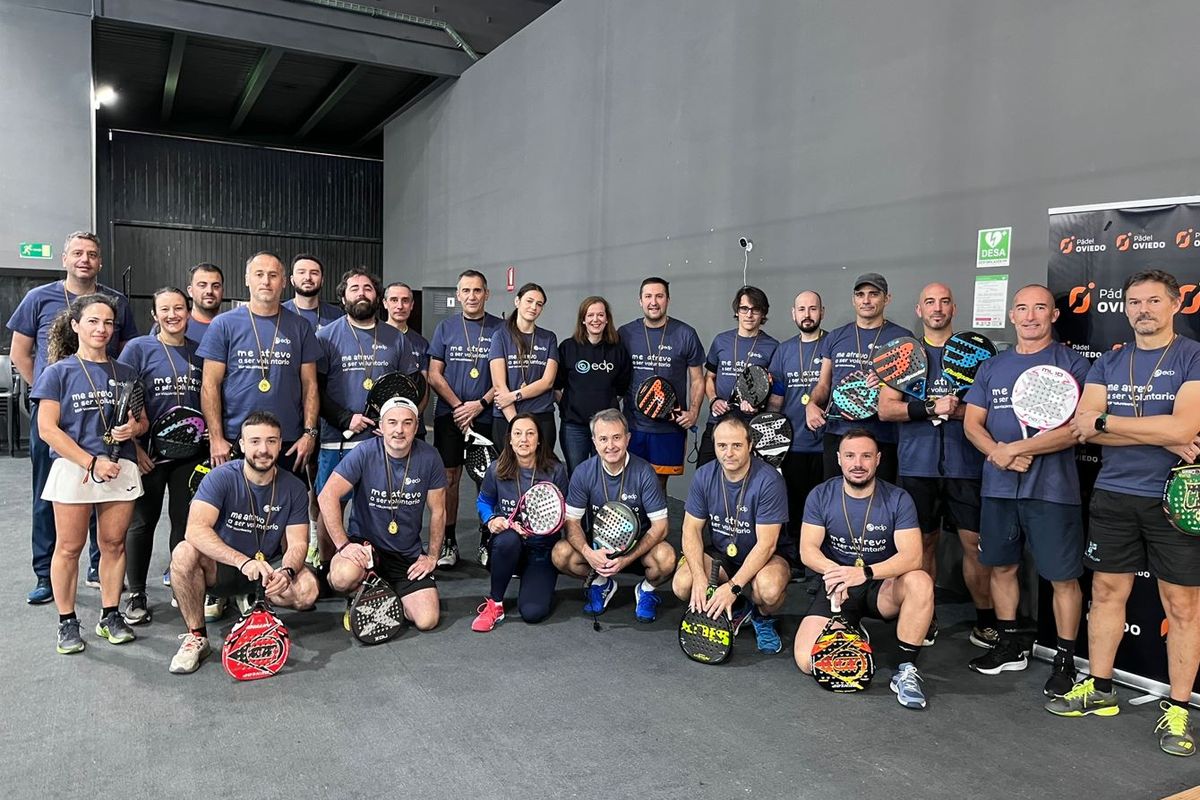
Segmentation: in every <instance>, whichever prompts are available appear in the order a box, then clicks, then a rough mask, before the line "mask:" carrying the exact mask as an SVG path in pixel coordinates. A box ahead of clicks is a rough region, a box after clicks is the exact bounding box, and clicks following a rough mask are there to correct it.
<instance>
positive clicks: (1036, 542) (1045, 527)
mask: <svg viewBox="0 0 1200 800" xmlns="http://www.w3.org/2000/svg"><path fill="white" fill-rule="evenodd" d="M981 514H982V521H981V523H980V526H979V527H980V531H979V563H981V564H983V565H984V566H988V567H1006V566H1010V565H1012V564H1019V563H1021V556H1022V555H1023V554H1024V552H1025V545H1026V544H1028V545H1029V550H1030V552H1032V553H1033V561H1034V564H1035V565H1036V566H1037V571H1038V574H1039V575H1041V576H1042V577H1043V578H1045V579H1046V580H1048V581H1067V580H1072V579H1073V578H1078V577H1079V576H1080V575H1082V574H1083V515H1082V514H1081V513H1080V508H1079V506H1073V505H1067V504H1066V503H1051V502H1049V501H1048V500H1030V499H1025V500H1014V499H1012V498H1008V497H1004V498H1000V497H985V498H983V508H982V511H981Z"/></svg>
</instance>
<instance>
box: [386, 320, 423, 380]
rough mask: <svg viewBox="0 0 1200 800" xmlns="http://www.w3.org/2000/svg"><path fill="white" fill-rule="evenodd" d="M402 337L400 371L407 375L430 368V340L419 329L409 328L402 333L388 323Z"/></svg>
mask: <svg viewBox="0 0 1200 800" xmlns="http://www.w3.org/2000/svg"><path fill="white" fill-rule="evenodd" d="M387 327H389V328H392V330H394V331H396V334H397V335H398V336H399V337H400V353H401V360H400V371H401V372H403V373H404V374H405V375H411V374H413V373H414V372H426V371H428V370H429V341H428V340H427V339H426V338H425V337H424V336H422V335H421V334H420V333H418V332H417V331H414V330H413V329H412V328H409V329H408V330H407V331H404V332H403V333H401V332H400V331H399V330H398V329H396V328H394V327H392V326H391V325H388V326H387Z"/></svg>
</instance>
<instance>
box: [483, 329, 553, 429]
mask: <svg viewBox="0 0 1200 800" xmlns="http://www.w3.org/2000/svg"><path fill="white" fill-rule="evenodd" d="M517 336H519V337H521V339H522V340H523V342H524V345H525V348H526V351H525V355H524V356H522V355H520V354H519V353H518V351H517V342H516V341H515V340H514V339H513V335H512V333H511V332H509V329H508V326H507V325H504V326H501V328H500V329H499V330H498V331H496V333H495V335H493V336H492V349H491V351H490V352H489V353H488V361H489V362H490V361H492V360H493V359H497V358H499V359H503V360H504V365H505V371H506V372H507V378H506V379H505V380H507V381H508V390H509V391H510V392H512V391H516V390H517V389H520V388H521V387H522V386H528V385H529V384H531V383H533V382H534V381H536V380H541V378H542V376H543V375H544V374H545V373H546V366H547V364H548V363H549V362H551V361H553V362H555V363H556V364H557V363H558V337H557V336H555V335H554V332H553V331H548V330H546V329H545V328H534V329H533V333H532V334H528V333H518V334H517ZM489 369H490V364H489ZM515 408H516V411H517V413H518V414H523V413H526V412H528V413H530V414H539V413H541V412H543V411H549V410H551V409H552V408H554V392H553V391H549V390H548V391H545V392H542V393H541V394H539V395H538V396H537V397H528V398H526V399H524V400H518V401H517V404H516V406H515ZM492 416H493V417H502V416H504V412H503V411H502V410H501V409H500V406H499V405H496V404H494V403H493V404H492Z"/></svg>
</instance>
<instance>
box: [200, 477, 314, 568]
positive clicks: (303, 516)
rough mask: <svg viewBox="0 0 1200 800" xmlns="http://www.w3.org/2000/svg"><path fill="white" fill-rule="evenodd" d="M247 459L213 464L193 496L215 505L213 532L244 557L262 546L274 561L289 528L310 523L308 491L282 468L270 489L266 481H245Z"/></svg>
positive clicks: (278, 554)
mask: <svg viewBox="0 0 1200 800" xmlns="http://www.w3.org/2000/svg"><path fill="white" fill-rule="evenodd" d="M245 463H246V462H245V461H243V460H242V459H240V458H239V459H235V460H233V461H226V462H225V463H224V464H222V465H221V466H219V467H213V469H212V471H211V472H209V473H208V474H207V475H205V476H204V480H202V481H200V486H199V488H198V489H196V496H195V498H194V500H199V501H200V502H202V503H208V504H209V505H210V506H212V507H213V508H215V509H217V521H216V523H215V524H214V525H213V530H214V531H216V534H217V536H219V537H221V541H223V542H224V543H225V544H227V545H229V546H230V547H232V548H233V549H234V550H237V551H238V552H239V553H243V554H245V555H246V557H247V558H252V557H253V556H254V554H255V553H257V552H259V551H260V550H261V551H262V553H263V555H264V556H265V557H266V559H267V561H274V560H275V559H276V558H279V556H280V555H281V554H282V553H283V539H284V536H285V535H286V534H287V528H288V526H289V525H305V526H307V525H308V489H307V488H305V486H304V482H303V481H302V480H300V479H299V478H297V477H296V476H295V475H293V474H292V473H290V472H288V471H287V470H286V469H276V470H275V481H274V484H275V485H274V491H272V485H271V484H270V483H268V484H267V485H266V486H256V485H255V484H253V483H250V481H248V480H247V479H246V476H245V473H244V472H243V468H244V467H245ZM247 489H248V490H249V492H248V491H247ZM272 497H273V498H274V499H273V500H272ZM252 498H253V499H252ZM259 536H261V537H262V542H261V543H260V542H259V540H258V537H259Z"/></svg>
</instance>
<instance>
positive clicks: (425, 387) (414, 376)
mask: <svg viewBox="0 0 1200 800" xmlns="http://www.w3.org/2000/svg"><path fill="white" fill-rule="evenodd" d="M408 379H409V380H410V381H412V385H413V390H414V391H415V392H416V393H417V399H416V400H413V402H414V403H416V404H417V407H418V408H419V407H420V405H421V401H422V400H424V399H425V395H426V394H427V393H428V392H429V383H428V381H426V380H425V376H424V375H422V374H421V371H420V370H417V371H416V372H412V373H409V376H408Z"/></svg>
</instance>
